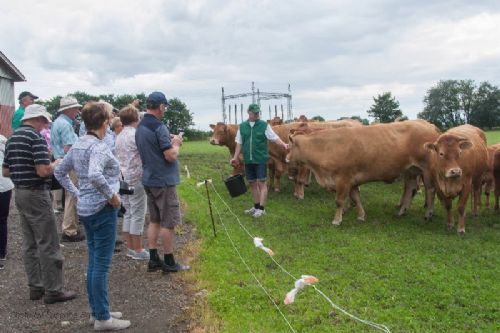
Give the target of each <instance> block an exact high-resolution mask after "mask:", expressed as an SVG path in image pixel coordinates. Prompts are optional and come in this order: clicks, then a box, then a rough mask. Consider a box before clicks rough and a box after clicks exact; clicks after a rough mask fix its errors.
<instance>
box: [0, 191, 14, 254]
mask: <svg viewBox="0 0 500 333" xmlns="http://www.w3.org/2000/svg"><path fill="white" fill-rule="evenodd" d="M11 197H12V190H9V191H5V192H0V257H2V258H3V257H5V256H6V255H7V218H8V217H9V207H10V198H11Z"/></svg>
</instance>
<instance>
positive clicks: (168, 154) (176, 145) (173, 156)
mask: <svg viewBox="0 0 500 333" xmlns="http://www.w3.org/2000/svg"><path fill="white" fill-rule="evenodd" d="M181 145H182V138H180V137H179V136H178V135H174V136H172V147H171V148H170V149H167V150H165V151H163V157H165V159H166V160H167V161H168V162H171V163H172V162H174V161H175V160H177V156H179V149H180V146H181Z"/></svg>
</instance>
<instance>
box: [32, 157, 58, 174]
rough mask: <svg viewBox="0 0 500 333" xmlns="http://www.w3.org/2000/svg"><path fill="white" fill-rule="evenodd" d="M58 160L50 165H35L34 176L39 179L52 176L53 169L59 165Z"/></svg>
mask: <svg viewBox="0 0 500 333" xmlns="http://www.w3.org/2000/svg"><path fill="white" fill-rule="evenodd" d="M59 162H60V160H56V161H54V162H52V163H50V164H37V165H35V170H36V174H37V175H38V176H39V177H42V178H44V177H49V176H52V175H53V174H54V169H55V168H56V166H57V165H58V164H59Z"/></svg>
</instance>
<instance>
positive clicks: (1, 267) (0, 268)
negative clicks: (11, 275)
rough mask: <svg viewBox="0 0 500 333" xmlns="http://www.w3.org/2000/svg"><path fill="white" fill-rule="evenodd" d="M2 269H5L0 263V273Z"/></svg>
mask: <svg viewBox="0 0 500 333" xmlns="http://www.w3.org/2000/svg"><path fill="white" fill-rule="evenodd" d="M4 268H5V267H4V266H3V264H2V263H0V271H1V270H2V269H4Z"/></svg>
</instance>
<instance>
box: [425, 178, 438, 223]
mask: <svg viewBox="0 0 500 333" xmlns="http://www.w3.org/2000/svg"><path fill="white" fill-rule="evenodd" d="M422 180H423V182H424V187H425V215H424V218H425V220H427V221H429V220H431V219H432V216H433V215H434V196H435V193H436V191H435V190H434V185H433V184H432V178H431V175H430V173H429V172H428V171H426V170H424V171H423V172H422Z"/></svg>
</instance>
